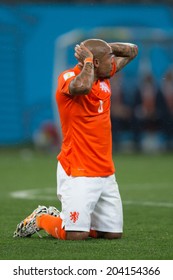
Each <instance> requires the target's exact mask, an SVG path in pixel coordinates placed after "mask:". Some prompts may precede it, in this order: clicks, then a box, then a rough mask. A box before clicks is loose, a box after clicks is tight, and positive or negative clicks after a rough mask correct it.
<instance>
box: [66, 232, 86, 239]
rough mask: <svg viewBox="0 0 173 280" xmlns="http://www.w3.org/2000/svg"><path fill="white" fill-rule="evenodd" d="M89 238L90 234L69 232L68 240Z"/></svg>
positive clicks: (67, 233) (67, 234)
mask: <svg viewBox="0 0 173 280" xmlns="http://www.w3.org/2000/svg"><path fill="white" fill-rule="evenodd" d="M88 237H89V232H83V231H67V232H66V240H85V239H87V238H88Z"/></svg>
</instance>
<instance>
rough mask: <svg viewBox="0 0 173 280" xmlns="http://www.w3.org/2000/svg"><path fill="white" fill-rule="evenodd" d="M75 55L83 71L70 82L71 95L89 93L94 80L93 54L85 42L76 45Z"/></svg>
mask: <svg viewBox="0 0 173 280" xmlns="http://www.w3.org/2000/svg"><path fill="white" fill-rule="evenodd" d="M75 57H76V58H77V60H78V61H79V64H78V65H79V67H81V69H82V71H81V72H80V74H79V75H77V76H76V77H75V78H74V79H73V80H72V81H71V83H70V85H69V90H70V93H71V95H82V94H88V93H89V92H90V90H91V88H92V84H93V82H94V64H93V54H92V53H91V52H90V51H89V49H88V48H86V47H85V46H84V44H83V43H81V44H80V46H79V45H76V47H75Z"/></svg>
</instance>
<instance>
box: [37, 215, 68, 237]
mask: <svg viewBox="0 0 173 280" xmlns="http://www.w3.org/2000/svg"><path fill="white" fill-rule="evenodd" d="M36 223H37V226H38V227H39V228H40V229H44V230H45V231H46V232H47V233H48V234H50V235H52V236H53V237H55V238H58V239H66V232H65V230H64V229H63V228H62V219H61V218H60V217H54V216H51V215H49V214H44V215H41V216H38V217H37V220H36Z"/></svg>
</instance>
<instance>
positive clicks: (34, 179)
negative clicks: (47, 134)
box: [0, 149, 173, 260]
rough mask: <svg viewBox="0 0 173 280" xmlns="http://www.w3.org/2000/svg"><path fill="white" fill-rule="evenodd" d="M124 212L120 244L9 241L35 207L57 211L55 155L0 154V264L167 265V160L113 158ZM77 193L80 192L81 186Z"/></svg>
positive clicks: (172, 229)
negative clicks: (88, 262)
mask: <svg viewBox="0 0 173 280" xmlns="http://www.w3.org/2000/svg"><path fill="white" fill-rule="evenodd" d="M114 160H115V164H116V168H117V172H116V177H117V181H118V183H119V188H120V193H121V196H122V200H123V208H124V235H123V238H122V239H121V240H103V239H88V240H86V241H62V240H56V239H54V238H52V237H50V236H46V235H45V234H43V238H42V239H40V238H39V237H38V236H37V235H36V234H35V235H33V236H32V237H31V238H13V231H14V230H15V228H16V225H17V224H18V223H19V222H20V221H21V220H23V218H25V217H26V216H27V215H28V214H30V213H31V212H32V210H34V209H35V208H36V207H37V206H38V204H41V205H46V206H48V205H54V206H56V207H57V208H59V207H60V204H59V202H58V201H57V198H56V164H57V162H56V155H48V154H41V153H38V152H35V151H32V150H25V149H15V150H14V149H11V150H1V151H0V202H1V204H0V213H1V216H0V219H1V230H0V259H1V260H85V259H86V260H99V259H100V260H116V259H117V260H148V259H151V260H172V259H173V250H172V248H173V155H171V154H170V155H169V154H164V155H141V154H137V155H121V154H118V155H117V156H114ZM81 187H82V186H81Z"/></svg>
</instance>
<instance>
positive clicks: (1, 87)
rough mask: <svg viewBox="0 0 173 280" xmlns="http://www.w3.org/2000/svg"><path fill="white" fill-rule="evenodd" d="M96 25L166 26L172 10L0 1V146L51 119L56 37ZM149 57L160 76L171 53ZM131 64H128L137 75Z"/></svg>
mask: <svg viewBox="0 0 173 280" xmlns="http://www.w3.org/2000/svg"><path fill="white" fill-rule="evenodd" d="M99 26H115V27H116V26H125V27H127V26H128V27H139V26H141V27H143V26H144V27H152V28H153V27H154V28H162V29H163V30H169V29H170V30H171V29H172V28H173V9H171V8H170V7H166V6H155V5H154V6H144V5H143V6H141V5H126V6H124V5H122V6H121V5H19V6H15V7H14V6H5V5H1V6H0V77H1V78H0V145H1V146H2V145H5V144H17V143H23V142H25V141H28V140H30V139H31V138H32V135H33V132H34V131H35V130H36V129H37V128H38V127H39V126H40V125H41V123H42V122H43V121H44V120H48V119H49V120H53V109H52V82H53V65H54V45H55V39H56V38H57V37H58V36H60V35H62V34H64V33H66V32H69V31H70V30H72V29H75V28H79V27H80V28H83V29H87V30H88V29H90V28H93V27H99ZM134 43H135V42H134ZM151 56H152V57H151V58H152V59H153V61H154V63H153V71H155V73H156V75H157V77H158V78H160V77H161V75H162V74H163V72H164V70H165V69H166V68H167V67H168V66H169V60H170V58H169V56H165V55H164V54H162V55H160V51H159V46H158V48H156V50H155V52H154V53H151ZM139 57H140V54H139ZM158 60H159V67H158ZM72 62H74V63H75V59H74V60H72ZM136 63H137V62H136ZM136 63H134V64H132V66H129V67H132V68H134V69H135V71H136V75H137V67H136V66H137V64H136ZM129 69H130V68H129Z"/></svg>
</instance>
